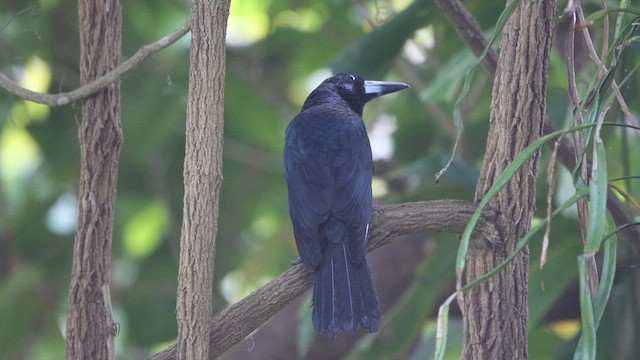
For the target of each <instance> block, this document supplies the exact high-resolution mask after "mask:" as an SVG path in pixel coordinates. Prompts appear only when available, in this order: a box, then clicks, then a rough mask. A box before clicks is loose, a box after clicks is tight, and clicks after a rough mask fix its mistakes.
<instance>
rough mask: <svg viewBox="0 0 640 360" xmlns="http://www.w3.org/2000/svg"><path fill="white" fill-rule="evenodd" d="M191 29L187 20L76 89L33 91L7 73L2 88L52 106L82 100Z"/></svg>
mask: <svg viewBox="0 0 640 360" xmlns="http://www.w3.org/2000/svg"><path fill="white" fill-rule="evenodd" d="M190 30H191V22H190V21H187V22H185V23H184V24H182V25H181V26H180V27H179V28H177V29H176V30H175V31H174V32H172V33H171V34H169V35H167V36H165V37H163V38H162V39H160V40H158V41H156V42H154V43H151V44H147V45H143V46H141V47H140V49H138V51H136V53H135V54H133V56H131V57H130V58H129V59H128V60H126V61H124V62H123V63H121V64H120V65H118V67H116V68H114V69H113V70H112V71H110V72H108V73H107V74H105V75H103V76H101V77H99V78H97V79H96V80H94V81H92V82H90V83H89V84H87V85H85V86H82V87H79V88H77V89H75V90H72V91H69V92H64V93H59V94H43V93H38V92H35V91H31V90H28V89H25V88H23V87H22V86H20V85H18V84H17V83H16V82H14V81H12V80H11V79H9V78H8V77H7V76H6V75H4V74H2V73H0V88H3V89H5V90H6V91H7V92H8V93H10V94H13V95H15V96H17V97H19V98H21V99H23V100H29V101H33V102H36V103H40V104H45V105H49V106H51V107H58V106H63V105H68V104H70V103H72V102H75V101H78V100H82V99H84V98H86V97H88V96H90V95H93V94H95V93H96V92H98V91H100V90H102V89H104V88H105V87H107V86H109V85H110V84H112V83H113V82H115V81H116V80H118V79H120V78H122V76H124V75H125V74H126V73H128V72H129V71H131V70H133V69H134V68H135V67H136V66H138V65H139V64H140V63H142V62H143V61H144V60H146V59H147V58H148V57H149V56H151V55H153V54H155V53H157V52H159V51H160V50H162V49H164V48H166V47H167V46H169V45H171V44H173V43H175V42H176V41H177V40H178V39H180V38H181V37H183V36H184V35H185V34H186V33H188V32H189V31H190Z"/></svg>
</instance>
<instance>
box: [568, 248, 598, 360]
mask: <svg viewBox="0 0 640 360" xmlns="http://www.w3.org/2000/svg"><path fill="white" fill-rule="evenodd" d="M587 262H588V261H587V256H585V255H580V256H578V272H579V274H580V315H581V320H582V335H581V336H580V342H579V343H578V347H577V348H576V352H575V354H574V357H573V358H574V359H575V360H578V359H580V360H595V358H596V324H595V319H594V313H593V300H592V295H591V293H590V292H589V286H588V285H587Z"/></svg>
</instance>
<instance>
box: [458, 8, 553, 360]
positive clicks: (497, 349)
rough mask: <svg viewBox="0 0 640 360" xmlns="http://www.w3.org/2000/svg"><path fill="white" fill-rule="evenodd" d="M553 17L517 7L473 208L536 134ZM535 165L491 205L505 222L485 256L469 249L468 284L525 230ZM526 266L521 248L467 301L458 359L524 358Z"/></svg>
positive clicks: (543, 10)
mask: <svg viewBox="0 0 640 360" xmlns="http://www.w3.org/2000/svg"><path fill="white" fill-rule="evenodd" d="M554 13H555V1H552V0H530V1H522V2H521V3H520V5H519V6H518V8H517V9H516V10H515V12H514V13H513V15H512V16H511V18H510V19H509V21H508V23H507V25H506V26H505V29H504V37H503V40H502V43H501V45H500V58H499V61H498V67H497V73H496V77H495V85H494V89H493V99H492V104H491V117H490V129H489V137H488V140H487V150H486V153H485V162H484V164H483V167H482V171H481V174H480V181H479V183H478V186H477V188H476V201H477V202H479V201H480V199H481V198H482V197H483V196H484V195H485V194H486V193H487V191H488V190H489V188H490V187H491V186H492V185H493V183H494V182H495V180H496V179H497V178H498V176H500V174H501V173H502V172H503V171H504V169H505V167H506V166H507V165H508V164H509V163H510V162H511V161H513V159H514V158H515V157H516V156H517V155H518V154H519V153H520V152H521V151H522V150H523V149H524V148H525V147H527V146H528V145H530V144H531V143H532V142H533V141H535V140H536V139H537V138H538V137H539V136H540V135H541V133H542V127H543V123H544V114H545V106H546V90H547V70H548V62H549V51H550V45H551V38H552V30H553V29H552V28H553V19H554ZM538 160H539V153H536V155H535V156H533V157H532V158H531V159H530V160H529V161H528V162H527V163H525V165H524V166H523V167H522V168H521V169H520V171H518V172H517V173H516V174H515V175H514V177H513V178H512V179H511V181H510V182H509V183H508V185H507V186H506V187H505V188H504V189H503V190H502V191H500V193H499V194H498V195H497V196H496V197H495V198H494V199H493V200H492V201H491V202H490V206H491V207H492V208H494V209H498V210H499V211H500V213H501V214H502V216H503V217H504V219H506V221H504V224H506V227H505V228H504V229H502V234H501V237H500V238H498V239H495V241H492V242H491V243H492V244H493V247H492V248H491V249H486V248H482V247H480V246H475V247H474V246H472V247H470V249H469V254H468V256H469V260H468V264H469V265H468V268H467V281H471V280H474V279H476V278H477V277H479V276H481V275H482V274H484V273H486V272H487V271H489V270H490V269H492V268H494V267H495V266H496V265H498V264H499V263H500V262H502V261H503V260H504V259H505V258H506V257H507V256H508V255H509V254H510V253H511V252H513V251H514V249H515V246H516V244H517V242H518V241H519V240H520V239H521V238H522V237H523V236H524V235H525V234H526V233H527V232H528V231H529V228H530V225H531V218H532V216H533V212H534V210H535V182H536V176H537V173H538V162H539V161H538ZM528 265H529V255H528V249H525V250H524V251H523V252H521V253H520V254H519V255H518V256H517V257H516V258H515V260H514V261H513V262H512V263H511V264H509V265H508V266H507V267H506V268H505V269H504V270H502V271H501V272H499V273H498V274H497V275H496V276H494V277H493V278H491V279H490V280H488V281H486V282H485V283H483V284H481V285H479V286H477V287H475V288H473V289H472V290H470V291H469V292H468V293H467V294H466V296H465V301H464V314H465V318H464V325H465V339H464V346H463V353H462V358H463V359H491V360H495V359H509V360H511V359H526V358H527V320H528V319H527V316H528V313H527V280H528Z"/></svg>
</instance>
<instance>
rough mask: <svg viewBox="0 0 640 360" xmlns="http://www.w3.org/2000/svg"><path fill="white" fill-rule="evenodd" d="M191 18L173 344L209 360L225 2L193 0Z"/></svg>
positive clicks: (183, 355) (187, 355) (186, 354)
mask: <svg viewBox="0 0 640 360" xmlns="http://www.w3.org/2000/svg"><path fill="white" fill-rule="evenodd" d="M191 14H192V15H191V28H192V29H191V67H190V71H189V74H190V75H189V103H188V105H187V125H186V149H185V159H184V205H183V206H184V213H183V222H182V235H181V238H180V266H179V274H178V301H177V309H176V310H177V320H178V339H177V343H176V344H177V355H178V358H179V359H207V358H209V325H210V324H211V318H212V295H213V262H214V257H215V239H216V234H217V231H218V199H219V193H220V186H221V185H222V143H223V137H222V131H223V124H224V74H225V37H226V36H225V35H226V29H227V18H228V15H229V0H224V1H205V0H195V1H194V2H193V4H192V7H191Z"/></svg>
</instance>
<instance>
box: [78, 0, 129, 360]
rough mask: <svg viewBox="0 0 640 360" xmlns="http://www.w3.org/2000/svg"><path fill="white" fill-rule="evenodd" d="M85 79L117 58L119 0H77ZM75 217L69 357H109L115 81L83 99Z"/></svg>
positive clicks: (117, 142)
mask: <svg viewBox="0 0 640 360" xmlns="http://www.w3.org/2000/svg"><path fill="white" fill-rule="evenodd" d="M78 5H79V20H80V46H81V47H80V81H81V83H82V85H84V84H87V83H89V82H91V81H92V80H94V79H96V78H98V77H100V76H102V75H104V74H106V73H108V72H109V71H111V70H112V69H113V68H115V67H116V66H117V65H118V64H119V63H120V42H121V24H122V7H121V3H120V1H119V0H112V1H92V0H80V1H79V4H78ZM78 137H79V142H80V161H81V164H80V184H79V194H78V219H77V225H76V236H75V240H74V250H73V266H72V271H71V286H70V288H69V298H68V310H67V325H66V341H67V350H66V354H67V359H113V358H114V348H113V339H114V337H115V335H116V333H117V329H116V326H115V324H114V322H113V317H112V312H111V297H110V294H109V286H110V271H111V241H112V233H113V210H114V205H115V197H116V183H117V178H118V158H119V156H120V148H121V147H122V127H121V123H120V82H119V81H116V82H114V83H113V84H111V85H109V86H108V87H106V88H105V89H104V90H102V91H99V92H97V93H96V94H95V95H93V96H91V97H89V98H87V99H86V100H85V101H84V102H83V103H82V120H81V122H80V126H79V130H78Z"/></svg>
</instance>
